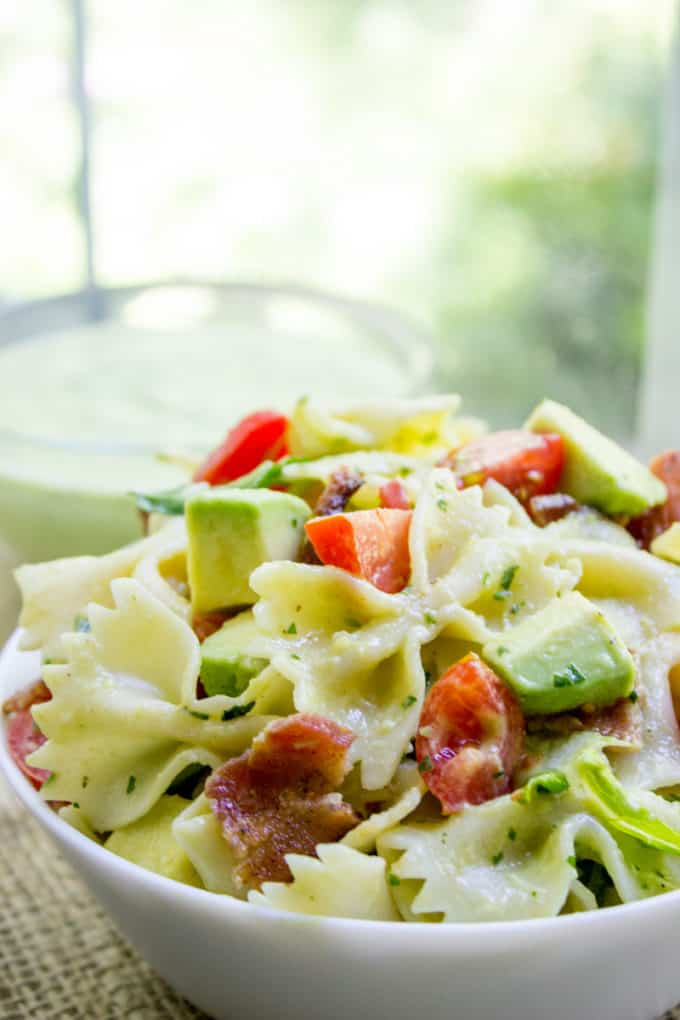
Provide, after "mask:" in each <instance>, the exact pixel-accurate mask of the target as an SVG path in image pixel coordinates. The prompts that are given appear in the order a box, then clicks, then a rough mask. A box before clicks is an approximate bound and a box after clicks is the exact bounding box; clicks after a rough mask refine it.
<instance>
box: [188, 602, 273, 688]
mask: <svg viewBox="0 0 680 1020" xmlns="http://www.w3.org/2000/svg"><path fill="white" fill-rule="evenodd" d="M257 634H258V630H257V627H256V626H255V620H254V619H253V614H252V611H251V610H250V609H247V610H246V611H245V612H244V613H239V615H238V616H235V617H234V618H233V619H232V620H227V622H226V623H225V624H223V625H222V627H221V628H220V629H219V630H218V631H216V632H215V633H214V634H211V635H210V637H209V638H206V640H205V641H204V642H203V644H202V645H201V683H202V684H203V687H204V688H205V692H206V694H209V695H213V694H227V695H228V696H229V697H230V698H236V697H238V695H239V694H242V693H243V691H245V689H246V687H247V686H248V684H249V683H250V681H251V680H252V678H253V677H254V676H257V674H258V673H261V672H262V670H263V669H264V668H265V666H266V665H267V659H261V658H259V657H258V656H253V655H248V654H247V653H246V652H245V651H244V649H247V648H248V646H249V644H250V643H251V641H252V640H253V638H255V637H257Z"/></svg>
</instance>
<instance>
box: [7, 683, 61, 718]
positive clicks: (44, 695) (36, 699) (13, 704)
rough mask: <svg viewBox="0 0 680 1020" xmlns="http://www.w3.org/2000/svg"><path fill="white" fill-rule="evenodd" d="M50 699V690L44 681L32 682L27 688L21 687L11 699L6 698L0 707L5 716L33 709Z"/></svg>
mask: <svg viewBox="0 0 680 1020" xmlns="http://www.w3.org/2000/svg"><path fill="white" fill-rule="evenodd" d="M51 697H52V695H51V693H50V689H49V687H48V686H47V684H46V683H45V681H44V680H34V681H33V683H32V684H29V685H28V687H23V688H22V689H21V690H20V691H17V693H16V694H14V695H12V697H11V698H8V699H7V701H6V702H5V703H4V705H3V706H2V711H3V712H4V714H5V715H11V714H12V712H25V711H26V709H27V708H33V706H34V705H39V704H40V703H41V702H43V701H49V700H50V699H51Z"/></svg>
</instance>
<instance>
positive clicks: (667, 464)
mask: <svg viewBox="0 0 680 1020" xmlns="http://www.w3.org/2000/svg"><path fill="white" fill-rule="evenodd" d="M649 469H650V471H651V472H652V474H654V475H656V477H657V478H660V479H661V481H662V482H663V483H664V485H665V486H666V488H667V489H668V497H667V499H666V502H665V503H662V504H661V506H654V507H652V509H651V510H647V512H646V513H644V514H641V515H640V516H639V517H634V518H633V520H632V521H630V522H629V524H628V530H629V531H630V533H631V535H632V536H633V538H635V539H636V540H637V542H638V544H639V545H641V546H642V547H643V548H644V549H649V547H650V545H651V544H652V542H653V541H654V539H655V538H657V537H658V536H659V535H662V534H663V533H664V531H668V529H669V528H670V526H671V524H675V522H676V521H680V450H666V452H665V453H660V454H659V455H658V456H657V457H655V458H654V459H653V460H652V461H651V463H650V465H649Z"/></svg>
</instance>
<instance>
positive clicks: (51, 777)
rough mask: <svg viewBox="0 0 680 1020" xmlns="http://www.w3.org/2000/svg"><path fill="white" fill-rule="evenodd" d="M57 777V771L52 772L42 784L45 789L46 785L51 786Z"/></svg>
mask: <svg viewBox="0 0 680 1020" xmlns="http://www.w3.org/2000/svg"><path fill="white" fill-rule="evenodd" d="M56 778H57V773H56V772H50V774H49V776H48V777H47V779H46V780H45V782H44V783H43V784H42V785H43V789H44V788H45V787H46V786H49V785H50V783H53V782H54V780H55V779H56Z"/></svg>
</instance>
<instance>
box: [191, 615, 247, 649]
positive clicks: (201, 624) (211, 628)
mask: <svg viewBox="0 0 680 1020" xmlns="http://www.w3.org/2000/svg"><path fill="white" fill-rule="evenodd" d="M240 611H241V610H240V608H239V609H215V610H213V612H210V613H197V615H196V616H194V618H193V620H192V621H191V626H192V627H193V631H194V634H195V635H196V637H197V638H198V640H199V641H200V642H201V644H203V642H204V641H205V639H206V638H209V637H210V635H211V634H214V633H215V632H216V631H218V630H219V629H220V627H221V626H222V624H223V623H226V621H227V620H230V619H231V618H232V616H236V614H237V613H239V612H240Z"/></svg>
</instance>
